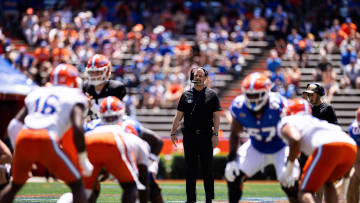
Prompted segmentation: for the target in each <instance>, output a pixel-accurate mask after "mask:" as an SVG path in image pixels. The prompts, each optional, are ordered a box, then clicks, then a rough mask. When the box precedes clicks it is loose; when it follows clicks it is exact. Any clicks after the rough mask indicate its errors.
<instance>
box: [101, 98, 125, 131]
mask: <svg viewBox="0 0 360 203" xmlns="http://www.w3.org/2000/svg"><path fill="white" fill-rule="evenodd" d="M124 115H125V104H124V102H122V101H121V100H120V99H118V98H116V97H114V96H109V97H106V98H105V99H104V100H103V101H102V102H101V104H100V118H101V120H102V122H103V123H104V124H107V125H112V124H117V123H118V122H119V121H120V120H121V119H122V117H123V116H124Z"/></svg>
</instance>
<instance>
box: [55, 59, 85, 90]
mask: <svg viewBox="0 0 360 203" xmlns="http://www.w3.org/2000/svg"><path fill="white" fill-rule="evenodd" d="M50 83H51V84H52V85H66V86H68V87H74V88H80V87H81V84H82V80H81V78H80V74H79V71H78V70H77V68H75V66H73V65H71V64H65V63H62V64H59V65H57V66H56V67H55V68H54V69H53V70H52V71H51V74H50Z"/></svg>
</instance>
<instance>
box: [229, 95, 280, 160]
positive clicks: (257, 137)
mask: <svg viewBox="0 0 360 203" xmlns="http://www.w3.org/2000/svg"><path fill="white" fill-rule="evenodd" d="M286 104H287V101H286V98H284V97H282V96H281V95H280V94H278V93H272V92H270V93H269V101H268V103H267V104H265V110H264V113H263V115H262V117H261V119H260V120H258V119H257V118H256V117H255V115H254V113H253V112H251V111H250V110H249V109H248V107H247V106H246V104H245V96H244V95H240V96H238V97H236V98H235V99H234V101H233V102H232V105H231V107H230V112H231V115H232V117H233V118H234V119H235V120H236V121H238V122H239V123H240V124H241V125H242V126H243V127H244V129H245V130H246V132H247V134H248V135H249V136H250V140H251V144H252V145H253V146H254V148H255V149H257V150H258V151H260V152H262V153H266V154H271V153H275V152H277V151H279V150H280V149H282V148H283V147H284V146H285V143H284V142H283V141H282V140H281V138H280V137H279V136H278V133H277V131H276V126H277V124H278V122H279V121H280V120H281V113H282V111H283V109H284V107H285V106H286Z"/></svg>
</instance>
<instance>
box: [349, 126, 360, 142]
mask: <svg viewBox="0 0 360 203" xmlns="http://www.w3.org/2000/svg"><path fill="white" fill-rule="evenodd" d="M348 132H349V135H350V136H351V137H352V138H353V139H354V140H355V142H356V144H357V146H360V126H359V124H358V122H357V120H354V121H353V122H352V124H351V125H350V126H349V130H348Z"/></svg>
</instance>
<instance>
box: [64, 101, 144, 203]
mask: <svg viewBox="0 0 360 203" xmlns="http://www.w3.org/2000/svg"><path fill="white" fill-rule="evenodd" d="M111 105H112V108H115V109H118V108H121V104H120V103H116V102H113V103H112V104H111ZM67 138H68V137H64V139H63V140H62V143H63V147H64V151H65V152H66V153H67V154H70V156H71V157H72V160H73V162H74V163H77V158H76V156H74V153H73V151H74V150H73V148H72V146H73V144H72V141H73V139H67ZM85 142H86V147H87V151H88V155H89V160H90V162H91V163H92V164H93V166H94V170H93V173H92V174H91V176H90V177H84V178H83V179H84V183H85V189H86V195H87V198H88V200H89V202H96V200H97V198H98V196H99V194H100V183H99V181H98V177H99V173H100V172H101V170H102V169H105V170H106V171H108V172H109V173H111V174H112V175H113V176H114V177H115V178H116V180H117V181H118V183H119V184H120V186H121V188H122V189H123V194H122V202H124V203H132V202H136V199H137V191H139V199H140V202H141V203H146V202H147V196H148V189H147V188H148V177H147V175H148V169H147V168H148V156H149V145H148V144H147V143H146V142H145V141H143V140H142V139H140V138H139V137H137V136H136V135H133V134H130V133H125V132H124V131H123V130H122V128H121V126H119V125H106V126H99V127H97V128H96V129H94V130H92V131H89V132H87V133H86V135H85ZM77 167H79V166H77ZM66 195H67V194H64V196H66ZM63 199H64V197H62V198H60V200H61V201H60V200H59V202H61V203H62V201H63ZM69 199H70V200H71V198H69ZM63 202H65V201H63Z"/></svg>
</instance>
